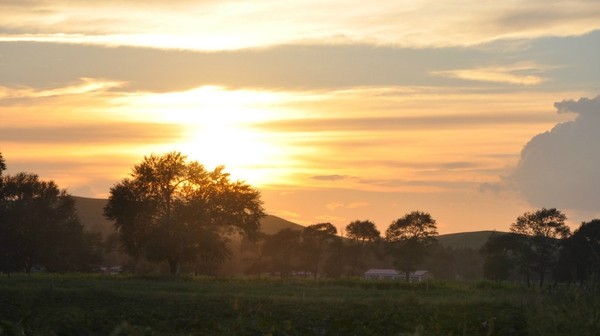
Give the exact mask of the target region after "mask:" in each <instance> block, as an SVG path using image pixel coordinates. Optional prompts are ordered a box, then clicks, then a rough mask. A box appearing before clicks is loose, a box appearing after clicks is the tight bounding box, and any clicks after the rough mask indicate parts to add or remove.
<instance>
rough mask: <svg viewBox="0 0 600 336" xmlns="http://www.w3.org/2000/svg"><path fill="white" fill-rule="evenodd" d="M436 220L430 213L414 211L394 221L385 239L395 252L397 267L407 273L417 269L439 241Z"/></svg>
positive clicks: (389, 247)
mask: <svg viewBox="0 0 600 336" xmlns="http://www.w3.org/2000/svg"><path fill="white" fill-rule="evenodd" d="M437 234H438V233H437V227H436V221H435V219H433V218H432V217H431V215H430V214H429V213H426V212H422V211H413V212H410V213H408V214H406V215H404V216H403V217H402V218H399V219H397V220H395V221H394V222H392V224H390V226H389V227H388V228H387V230H386V231H385V241H386V243H387V246H388V249H389V251H390V252H391V253H393V255H394V258H395V261H396V267H398V269H399V270H400V271H402V272H404V273H405V276H406V281H408V280H409V279H410V273H411V272H414V271H416V268H417V267H418V266H420V265H421V264H422V263H423V261H424V260H425V258H426V257H427V256H428V254H429V252H430V248H431V246H432V245H433V244H435V243H436V242H437V239H436V236H437Z"/></svg>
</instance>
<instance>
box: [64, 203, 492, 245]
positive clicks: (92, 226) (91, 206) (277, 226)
mask: <svg viewBox="0 0 600 336" xmlns="http://www.w3.org/2000/svg"><path fill="white" fill-rule="evenodd" d="M73 198H74V199H75V206H76V208H77V213H78V214H79V218H80V219H81V222H82V224H83V225H84V226H85V228H86V229H87V230H90V231H96V232H101V233H102V235H103V236H104V237H106V236H107V235H109V234H110V233H112V232H113V227H112V222H110V221H108V220H106V219H105V218H104V216H103V215H102V212H103V211H104V210H103V209H104V207H105V206H106V202H107V200H106V199H97V198H85V197H77V196H74V197H73ZM261 227H262V231H263V232H265V233H267V234H273V233H276V232H278V231H279V230H282V229H287V228H290V229H295V230H302V229H303V228H304V226H302V225H299V224H296V223H293V222H290V221H288V220H285V219H283V218H280V217H277V216H272V215H267V216H266V217H265V218H263V220H262V222H261ZM493 232H494V231H474V232H461V233H451V234H445V235H440V236H438V242H439V243H440V244H441V245H443V246H449V247H454V248H460V247H469V248H474V249H479V248H480V247H481V246H482V245H483V244H484V243H485V242H486V241H487V239H488V237H489V236H490V235H491V234H492V233H493Z"/></svg>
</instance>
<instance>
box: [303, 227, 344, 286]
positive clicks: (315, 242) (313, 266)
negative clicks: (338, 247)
mask: <svg viewBox="0 0 600 336" xmlns="http://www.w3.org/2000/svg"><path fill="white" fill-rule="evenodd" d="M336 234H337V229H336V228H335V226H333V225H332V224H331V223H319V224H313V225H309V226H307V227H306V228H304V231H303V232H302V246H303V249H304V256H305V268H306V269H307V270H310V271H311V272H312V273H313V276H314V277H315V278H317V277H318V275H319V266H320V264H321V260H322V259H323V256H324V254H325V253H327V252H328V249H329V247H330V244H331V243H332V242H333V241H334V240H335V239H338V238H339V237H338V236H336Z"/></svg>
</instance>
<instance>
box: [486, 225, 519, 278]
mask: <svg viewBox="0 0 600 336" xmlns="http://www.w3.org/2000/svg"><path fill="white" fill-rule="evenodd" d="M521 242H522V236H520V235H517V234H514V233H493V234H491V235H490V236H489V238H488V240H487V241H486V242H485V244H484V245H483V246H482V247H481V249H480V253H481V254H482V255H483V256H484V263H483V276H484V277H485V278H487V279H490V280H496V281H502V280H506V279H508V277H509V276H510V274H511V272H512V270H513V269H514V268H515V266H516V265H517V264H518V263H519V256H521V255H522V248H521V247H522V244H521Z"/></svg>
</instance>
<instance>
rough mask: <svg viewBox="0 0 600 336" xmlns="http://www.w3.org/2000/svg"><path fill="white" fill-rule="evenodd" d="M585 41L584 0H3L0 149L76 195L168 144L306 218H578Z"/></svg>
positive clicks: (592, 57)
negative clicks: (550, 212) (543, 214)
mask: <svg viewBox="0 0 600 336" xmlns="http://www.w3.org/2000/svg"><path fill="white" fill-rule="evenodd" d="M599 59H600V2H598V1H596V0H569V1H554V0H543V1H542V0H527V1H524V0H509V1H488V0H480V1H473V0H470V1H466V0H462V1H456V0H453V1H441V0H417V1H398V0H394V1H391V0H374V1H368V2H364V1H353V0H345V1H331V0H319V1H312V0H302V1H296V0H290V1H281V0H278V1H256V0H248V1H243V2H241V1H228V0H219V1H215V0H197V1H194V0H176V1H165V0H151V1H145V2H144V5H143V6H141V5H140V4H139V2H138V1H133V0H128V1H115V0H103V1H96V0H89V1H72V0H56V1H50V0H0V152H1V153H2V154H3V156H4V158H5V159H6V162H7V165H8V173H9V174H14V173H16V172H20V171H27V172H32V173H36V174H38V175H39V176H40V177H42V178H44V179H50V180H54V181H55V182H56V183H57V184H58V185H59V186H60V187H61V188H66V189H67V191H68V192H69V193H71V194H73V195H77V196H84V197H93V198H105V197H108V194H109V189H110V187H111V186H112V185H114V184H115V183H117V182H119V181H120V180H122V179H123V178H125V177H127V176H128V174H129V173H130V172H131V169H132V167H133V165H135V164H138V163H140V162H141V161H142V159H143V157H144V156H145V155H150V154H152V153H155V154H160V153H164V152H169V151H173V150H176V151H181V152H183V153H184V154H186V155H188V157H189V159H190V160H197V161H199V162H201V163H202V164H204V165H205V166H206V167H207V168H209V169H211V168H213V167H215V166H217V165H221V164H222V165H225V167H226V171H227V172H229V173H231V175H232V177H233V178H234V179H242V180H245V181H247V182H248V183H250V184H252V185H253V186H255V187H257V188H258V189H259V190H260V191H261V193H262V200H263V201H264V207H265V209H266V211H267V212H268V213H269V214H272V215H276V216H280V217H282V218H285V219H287V220H290V221H293V222H296V223H299V224H303V225H309V224H315V223H321V222H331V223H332V224H334V225H335V226H336V227H337V228H338V230H340V231H341V230H342V229H343V228H344V227H345V226H346V225H347V224H349V223H350V222H351V221H353V220H365V219H369V220H371V221H373V222H375V223H376V225H377V226H378V228H379V229H380V230H381V231H382V232H383V231H385V229H386V228H387V226H389V224H390V223H391V222H392V221H393V220H395V219H397V218H400V217H402V216H403V215H404V214H406V213H408V212H411V211H414V210H420V211H426V212H429V213H430V214H431V215H432V217H433V218H434V219H436V221H437V225H438V231H439V232H440V233H442V234H444V233H453V232H463V231H478V230H498V231H507V230H508V228H509V226H510V224H511V223H513V222H514V221H515V219H516V218H517V217H518V216H520V215H521V214H523V213H524V212H526V211H535V210H536V209H538V208H541V207H547V208H549V207H556V208H558V209H560V210H561V211H563V212H564V213H565V214H566V215H567V217H568V224H569V225H570V226H571V228H572V229H575V228H577V227H578V225H579V224H580V223H581V222H582V221H589V220H591V219H594V218H599V217H600V175H599V174H598V172H599V171H600V64H599V62H598V60H599Z"/></svg>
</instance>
